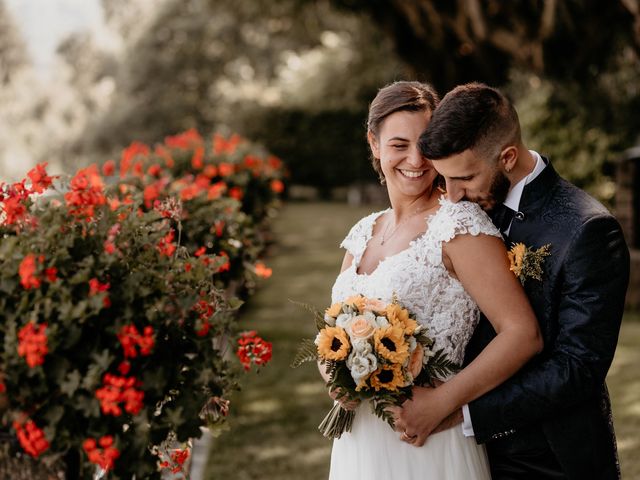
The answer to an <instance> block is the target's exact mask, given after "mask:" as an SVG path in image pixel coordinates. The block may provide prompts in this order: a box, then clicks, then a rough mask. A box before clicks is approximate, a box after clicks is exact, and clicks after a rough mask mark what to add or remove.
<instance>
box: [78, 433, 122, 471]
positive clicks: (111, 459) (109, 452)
mask: <svg viewBox="0 0 640 480" xmlns="http://www.w3.org/2000/svg"><path fill="white" fill-rule="evenodd" d="M113 442H114V440H113V437H112V436H111V435H105V436H103V437H101V438H100V440H98V442H97V443H98V444H99V445H100V447H102V448H98V445H97V444H96V441H95V439H93V438H87V439H86V440H85V441H84V442H83V443H82V449H83V450H84V451H85V452H86V454H87V457H88V458H89V461H90V462H91V463H93V464H94V465H99V466H100V468H102V469H103V470H106V471H109V470H111V469H113V466H114V464H115V461H116V459H117V458H118V457H119V456H120V451H119V450H118V449H117V448H115V447H114V446H113Z"/></svg>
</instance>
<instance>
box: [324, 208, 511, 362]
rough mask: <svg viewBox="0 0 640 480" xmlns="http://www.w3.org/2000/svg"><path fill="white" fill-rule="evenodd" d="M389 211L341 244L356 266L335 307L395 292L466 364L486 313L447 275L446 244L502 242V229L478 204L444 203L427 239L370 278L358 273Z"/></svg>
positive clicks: (346, 275)
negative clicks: (481, 238) (481, 239)
mask: <svg viewBox="0 0 640 480" xmlns="http://www.w3.org/2000/svg"><path fill="white" fill-rule="evenodd" d="M385 211H386V210H385ZM385 211H381V212H376V213H372V214H371V215H369V216H367V217H365V218H363V219H362V220H360V221H359V222H358V223H356V224H355V225H354V226H353V228H352V229H351V231H350V232H349V234H348V235H347V237H346V238H345V239H344V240H343V241H342V243H341V244H340V246H341V247H343V248H345V249H346V250H347V251H348V252H349V253H351V255H353V262H352V263H351V266H349V268H347V269H346V270H344V271H343V272H341V273H340V275H338V278H337V279H336V281H335V284H334V285H333V289H332V292H331V298H332V302H337V301H340V300H344V299H345V298H347V297H349V296H351V295H355V294H358V293H360V294H362V295H365V296H368V297H375V298H380V299H382V300H383V301H386V302H390V301H391V300H392V297H393V295H394V293H395V294H396V296H397V298H398V300H399V302H400V303H401V304H402V305H403V306H404V307H406V308H408V309H409V310H410V311H412V312H413V313H414V314H415V315H416V318H417V320H418V321H419V322H420V323H421V324H423V325H426V326H427V327H428V329H429V330H428V331H429V336H430V337H432V338H434V340H435V348H436V349H438V350H439V349H440V348H444V350H445V352H446V353H447V355H448V356H449V359H450V360H452V361H454V362H456V363H458V364H462V360H463V358H464V350H465V348H466V346H467V342H468V341H469V339H470V338H471V334H472V333H473V330H474V329H475V327H476V325H477V323H478V320H479V318H480V312H479V310H478V306H477V305H476V303H475V302H474V301H473V299H472V298H471V297H470V296H469V294H468V293H467V292H466V291H465V290H464V288H463V287H462V284H461V283H460V282H459V281H458V280H456V279H455V278H453V277H451V276H450V275H449V273H448V272H447V270H446V268H445V266H444V264H443V263H442V244H443V242H448V241H449V240H451V239H452V238H454V237H455V236H456V235H461V234H471V235H478V234H486V235H493V236H496V237H500V233H499V231H498V229H497V228H496V227H495V226H494V225H493V223H491V220H490V219H489V217H488V216H487V214H486V213H484V212H483V211H482V209H481V208H480V207H479V206H478V205H477V204H475V203H471V202H458V203H451V202H450V201H448V200H446V199H444V198H441V199H440V209H439V210H438V211H437V212H436V213H434V214H433V215H431V216H430V217H429V218H428V219H427V230H426V232H425V233H424V234H423V235H421V236H419V237H418V238H416V239H415V240H413V241H412V242H411V243H410V244H409V246H408V247H407V248H406V249H405V250H402V251H400V252H398V253H396V254H394V255H391V256H389V257H386V258H385V259H383V260H381V261H380V263H379V264H378V267H377V268H376V269H375V270H374V271H373V272H371V273H370V274H366V273H364V274H358V273H357V270H358V266H359V264H360V261H361V259H362V256H363V254H364V252H365V250H366V248H367V243H368V242H369V240H370V239H371V236H372V234H373V227H374V225H375V222H376V220H377V219H378V217H380V216H381V215H382V214H383V213H385Z"/></svg>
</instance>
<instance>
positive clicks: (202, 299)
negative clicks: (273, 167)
mask: <svg viewBox="0 0 640 480" xmlns="http://www.w3.org/2000/svg"><path fill="white" fill-rule="evenodd" d="M135 148H136V149H137V150H135V151H133V148H132V147H130V149H128V152H127V153H126V156H123V159H122V162H121V164H120V170H121V173H123V180H124V179H125V177H126V175H127V170H128V169H129V167H128V164H127V161H133V160H135V159H137V158H138V157H141V156H143V154H145V153H146V152H147V150H146V149H145V147H144V146H142V145H141V144H138V145H137V146H136V147H135ZM147 148H148V147H147ZM132 151H133V153H132ZM137 165H138V164H137V163H135V164H133V166H132V167H130V168H133V169H134V171H136V172H137V170H136V169H138V168H139V167H138V166H137ZM44 167H45V166H44V165H39V166H38V167H36V168H35V169H33V170H32V171H31V172H29V174H28V178H27V179H24V180H22V181H21V182H18V183H14V184H11V185H7V184H2V185H0V202H1V208H2V213H1V214H0V223H1V225H0V234H2V237H3V238H2V242H0V262H2V269H1V270H0V317H1V318H0V343H1V344H2V350H1V354H0V371H1V372H2V376H1V381H0V392H4V393H3V395H4V396H5V402H4V404H5V407H4V411H3V412H2V413H3V425H5V426H11V428H12V430H13V432H14V433H15V435H16V438H17V440H18V442H19V445H20V447H21V449H22V450H23V451H24V452H26V453H27V454H29V455H31V456H32V457H34V458H46V459H47V461H48V462H55V461H56V459H58V460H60V459H67V460H68V459H69V458H73V457H74V456H75V457H76V458H77V459H79V462H78V463H79V464H80V465H81V473H80V474H79V475H81V477H82V478H91V477H92V475H93V473H94V472H95V470H96V468H101V469H103V470H107V471H110V472H111V475H112V476H113V477H115V478H131V477H132V476H133V475H135V476H136V478H159V476H160V473H159V469H158V467H159V466H160V465H162V463H163V460H162V459H161V458H159V457H158V456H157V455H155V454H154V451H155V452H156V453H157V449H153V448H151V447H153V446H157V445H160V444H162V443H163V442H164V441H165V440H166V439H167V438H171V439H172V441H173V440H175V441H178V442H185V441H187V440H188V439H189V438H193V437H199V436H200V435H201V430H200V427H201V426H204V425H208V424H212V423H217V422H222V421H224V418H225V416H226V415H227V413H228V401H227V400H225V399H224V398H225V397H228V395H229V393H230V392H231V391H232V390H233V389H234V388H236V383H237V375H236V372H238V371H239V365H237V362H236V361H235V360H234V357H233V356H232V355H226V354H225V352H226V351H227V350H229V349H235V348H236V345H237V344H236V343H235V341H234V339H235V335H236V333H237V332H236V329H237V327H236V325H235V322H234V311H235V310H236V309H237V307H238V306H239V304H240V301H239V300H238V299H237V298H235V297H234V296H233V295H231V294H230V293H229V289H228V288H224V287H225V285H228V284H229V280H228V279H224V278H223V275H225V273H226V272H228V270H229V262H230V253H231V254H235V253H236V252H235V251H234V250H231V249H230V248H228V247H227V248H228V250H230V253H226V252H223V251H221V247H222V246H226V245H225V244H224V243H223V242H222V241H221V240H220V241H218V242H217V243H214V242H213V241H210V242H209V241H207V240H206V236H205V238H204V239H203V238H202V237H198V235H202V234H201V233H197V234H196V235H193V236H191V237H189V236H188V234H187V231H188V230H187V228H186V227H185V224H186V223H187V222H188V221H191V222H192V223H191V224H190V225H192V226H193V227H194V231H196V232H198V230H197V229H196V228H195V227H196V226H197V222H195V219H196V218H199V219H201V220H202V219H203V218H205V217H204V214H201V213H200V210H198V208H199V209H201V210H202V212H205V211H206V212H208V213H212V216H210V217H207V222H208V223H207V227H206V228H205V227H201V228H200V231H202V232H204V231H207V232H209V233H208V235H211V228H212V225H215V224H216V222H221V221H224V222H225V225H226V228H227V229H228V230H229V231H228V233H227V237H225V238H226V242H227V244H229V245H231V240H232V239H233V238H234V237H233V235H236V234H238V233H244V231H243V230H242V228H243V227H240V226H237V225H236V224H235V223H234V221H235V219H237V218H241V219H243V221H246V223H247V225H249V224H250V223H251V222H250V217H249V216H248V215H247V214H246V213H244V212H241V209H240V208H236V207H238V206H239V204H238V202H237V200H234V199H231V198H216V199H209V205H206V204H205V202H204V199H202V204H199V203H198V204H194V205H198V208H195V209H193V210H191V211H189V213H186V210H183V209H182V208H181V205H180V202H177V201H175V200H174V199H173V198H172V197H170V196H169V195H165V194H164V192H169V193H174V191H175V190H174V187H171V188H170V189H169V190H164V191H163V194H162V195H158V196H157V198H154V199H153V202H150V201H149V198H147V197H145V189H146V186H148V185H151V183H146V186H145V187H143V185H144V184H140V185H138V186H140V187H142V188H134V186H133V182H129V181H123V182H116V181H111V182H107V185H106V186H105V179H104V178H103V177H102V176H101V175H100V174H99V172H98V168H97V167H96V166H91V167H88V168H85V169H82V170H80V171H78V172H77V173H76V175H75V176H74V177H73V178H72V179H71V180H70V181H69V182H68V185H66V184H62V183H61V182H60V181H59V180H58V181H56V179H54V178H52V177H50V176H49V175H47V173H46V169H45V168H44ZM104 170H106V173H110V172H109V165H108V164H107V165H105V166H104V168H103V171H104ZM114 173H115V172H114ZM150 177H154V178H156V179H158V181H163V182H164V181H167V182H169V184H172V185H175V184H176V182H179V180H180V178H176V176H175V175H174V173H170V174H169V173H166V174H165V173H164V172H163V171H157V172H155V174H154V171H152V172H151V173H149V172H148V171H146V172H145V173H144V175H140V176H139V177H138V178H141V179H148V178H150ZM182 178H184V177H182ZM58 185H60V186H58ZM185 188H186V187H185ZM41 194H43V195H41ZM185 203H186V202H185ZM192 212H195V213H192ZM225 214H228V215H229V217H225V216H224V215H225ZM241 214H242V215H245V217H243V216H242V215H241ZM216 215H218V216H216ZM234 215H235V216H234ZM260 221H262V219H260ZM218 225H219V223H218ZM246 228H247V229H249V228H250V227H249V226H247V227H246ZM214 233H215V230H214ZM221 237H222V236H221ZM196 238H197V240H193V239H196ZM187 239H190V240H189V242H187V241H186V240H187ZM238 242H239V243H240V246H241V247H244V244H243V241H242V240H238ZM196 244H197V245H200V247H199V248H198V249H197V251H194V249H195V246H196ZM231 246H233V245H231ZM202 247H204V249H203V248H202ZM238 250H240V247H238ZM253 255H256V254H253ZM264 268H266V267H264V265H263V266H262V269H264ZM254 270H255V269H254ZM243 338H244V336H241V340H242V339H243ZM256 343H259V344H260V347H261V350H260V352H259V353H260V354H259V355H256V354H253V355H252V356H251V357H250V358H249V361H250V362H253V363H254V364H256V365H261V364H264V363H265V361H267V360H268V358H267V356H270V348H271V347H270V344H268V342H264V341H262V340H261V339H259V337H258V340H256ZM240 347H242V345H240ZM243 367H244V368H247V364H246V363H245V364H243ZM185 458H186V457H184V456H183V457H180V459H176V461H178V462H179V460H182V461H184V459H185Z"/></svg>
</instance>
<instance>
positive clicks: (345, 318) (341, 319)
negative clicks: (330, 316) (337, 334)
mask: <svg viewBox="0 0 640 480" xmlns="http://www.w3.org/2000/svg"><path fill="white" fill-rule="evenodd" d="M352 319H353V316H352V315H351V314H349V313H341V314H340V315H338V318H336V326H338V327H342V328H344V329H345V330H347V328H348V327H349V325H350V324H351V320H352Z"/></svg>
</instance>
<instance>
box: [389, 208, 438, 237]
mask: <svg viewBox="0 0 640 480" xmlns="http://www.w3.org/2000/svg"><path fill="white" fill-rule="evenodd" d="M436 201H437V200H436ZM433 205H435V204H433ZM433 205H427V206H426V207H424V208H421V209H420V210H416V211H415V212H413V213H412V214H411V215H409V216H407V217H405V218H403V219H402V220H401V221H400V222H399V223H398V224H397V225H396V226H395V227H394V229H393V230H392V231H391V233H390V234H389V236H387V232H388V231H389V226H390V225H391V222H389V223H387V226H386V227H385V229H384V231H383V232H382V238H381V239H380V245H384V242H386V241H387V240H389V239H390V238H391V237H393V236H394V235H395V234H396V232H397V231H398V229H399V228H400V227H401V226H402V225H404V224H405V223H407V222H408V221H409V220H411V219H412V218H413V217H415V216H416V215H418V214H420V213H422V212H425V211H427V210H429V209H430V208H431V207H433Z"/></svg>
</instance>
